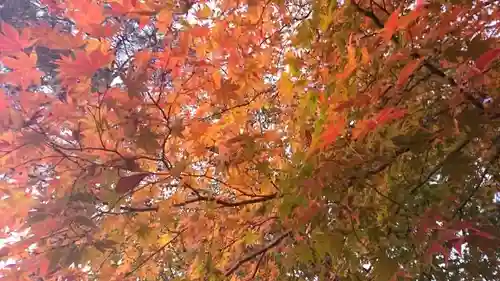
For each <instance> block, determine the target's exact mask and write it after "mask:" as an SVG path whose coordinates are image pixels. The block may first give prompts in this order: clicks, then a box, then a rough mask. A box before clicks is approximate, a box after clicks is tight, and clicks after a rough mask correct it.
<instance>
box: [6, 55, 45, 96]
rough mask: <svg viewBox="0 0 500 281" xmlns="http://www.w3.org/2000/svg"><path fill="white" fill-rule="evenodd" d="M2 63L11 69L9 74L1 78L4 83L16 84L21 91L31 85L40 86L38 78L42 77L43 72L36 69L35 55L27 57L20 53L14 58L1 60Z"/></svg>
mask: <svg viewBox="0 0 500 281" xmlns="http://www.w3.org/2000/svg"><path fill="white" fill-rule="evenodd" d="M2 62H3V63H4V65H5V66H7V67H8V68H10V69H12V71H11V72H9V73H6V74H5V75H4V77H2V80H3V82H4V83H9V84H16V85H19V86H21V87H22V88H23V89H26V88H27V87H28V86H30V85H33V84H40V77H41V76H43V72H41V71H39V70H38V69H37V68H36V62H37V55H36V54H35V53H32V54H30V55H29V56H28V55H27V54H26V53H24V52H20V53H19V54H17V55H16V57H15V58H13V57H5V58H3V59H2Z"/></svg>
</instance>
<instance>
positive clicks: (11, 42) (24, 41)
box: [0, 22, 35, 53]
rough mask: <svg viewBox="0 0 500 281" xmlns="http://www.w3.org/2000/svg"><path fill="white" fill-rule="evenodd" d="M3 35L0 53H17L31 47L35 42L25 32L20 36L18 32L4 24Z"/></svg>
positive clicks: (0, 42)
mask: <svg viewBox="0 0 500 281" xmlns="http://www.w3.org/2000/svg"><path fill="white" fill-rule="evenodd" d="M1 26H2V33H3V34H0V52H1V53H15V52H19V51H22V50H23V49H25V48H27V47H30V46H31V45H33V43H34V42H35V41H34V40H29V36H30V35H29V33H28V32H27V31H26V30H25V31H23V33H22V34H21V36H19V33H18V32H17V30H16V29H15V28H14V27H12V26H11V25H8V24H6V23H5V22H2V24H1Z"/></svg>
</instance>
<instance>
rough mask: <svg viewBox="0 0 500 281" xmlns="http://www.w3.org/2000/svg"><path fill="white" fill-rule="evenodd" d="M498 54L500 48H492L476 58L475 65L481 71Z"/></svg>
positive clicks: (499, 53)
mask: <svg viewBox="0 0 500 281" xmlns="http://www.w3.org/2000/svg"><path fill="white" fill-rule="evenodd" d="M498 56H500V48H496V49H492V50H489V51H487V52H485V53H484V54H482V55H481V56H480V57H479V58H478V59H477V60H476V67H477V68H478V69H479V70H481V71H483V70H484V69H485V68H487V67H488V66H489V65H490V64H491V63H492V62H493V61H494V60H495V59H496V58H498Z"/></svg>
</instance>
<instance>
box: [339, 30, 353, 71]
mask: <svg viewBox="0 0 500 281" xmlns="http://www.w3.org/2000/svg"><path fill="white" fill-rule="evenodd" d="M351 38H352V37H350V38H349V44H348V45H347V64H346V66H345V68H344V71H343V72H342V73H339V74H337V78H338V79H346V78H347V77H349V75H351V74H352V72H353V71H354V70H355V69H356V64H357V63H356V48H354V46H353V45H352V43H351V41H352V39H351Z"/></svg>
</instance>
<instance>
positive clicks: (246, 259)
mask: <svg viewBox="0 0 500 281" xmlns="http://www.w3.org/2000/svg"><path fill="white" fill-rule="evenodd" d="M291 233H292V231H291V230H288V231H287V232H285V233H283V234H281V235H280V236H278V237H277V238H276V239H274V240H273V241H271V243H269V244H268V245H267V246H265V247H263V248H262V249H260V250H258V251H255V252H253V253H250V254H248V255H246V256H245V257H243V258H242V259H241V260H239V261H238V262H236V263H235V264H234V265H233V266H232V267H231V268H229V270H228V271H226V273H225V274H224V275H225V276H226V277H227V276H230V275H231V274H233V273H234V272H235V271H236V270H238V268H239V267H240V266H242V265H243V264H245V263H247V262H249V261H251V260H252V259H254V258H256V257H257V256H259V255H261V254H264V253H265V252H267V251H269V249H271V248H273V247H276V246H277V245H279V243H281V241H282V240H283V239H285V238H286V237H287V236H288V235H290V234H291Z"/></svg>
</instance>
